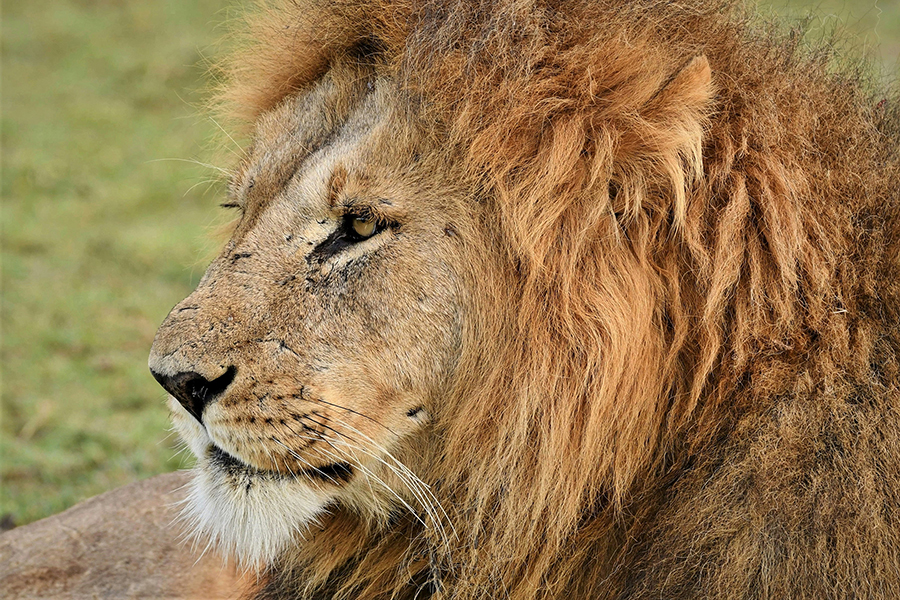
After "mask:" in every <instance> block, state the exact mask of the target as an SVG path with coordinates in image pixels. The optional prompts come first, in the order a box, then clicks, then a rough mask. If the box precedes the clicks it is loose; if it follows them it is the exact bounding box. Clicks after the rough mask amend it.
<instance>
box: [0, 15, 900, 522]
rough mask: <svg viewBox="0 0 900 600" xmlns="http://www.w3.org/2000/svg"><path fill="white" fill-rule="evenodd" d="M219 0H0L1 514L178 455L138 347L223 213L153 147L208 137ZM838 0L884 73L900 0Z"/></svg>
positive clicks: (209, 245)
mask: <svg viewBox="0 0 900 600" xmlns="http://www.w3.org/2000/svg"><path fill="white" fill-rule="evenodd" d="M768 5H769V6H773V7H775V8H776V9H778V10H779V11H781V12H784V11H785V10H787V8H789V9H790V10H789V12H791V13H793V14H795V15H796V14H800V12H802V9H799V10H798V9H797V8H796V7H797V6H801V7H802V6H804V3H802V2H794V3H791V4H790V5H788V4H787V3H786V2H785V1H784V0H771V1H769V2H768ZM863 5H865V6H863ZM224 6H225V2H224V0H195V1H192V2H185V1H183V0H157V1H155V2H147V1H146V0H130V1H127V2H125V1H122V2H108V1H101V0H52V1H51V0H29V1H27V2H24V1H23V2H7V3H6V4H5V6H4V14H3V19H2V61H3V62H2V82H0V83H2V123H0V133H2V147H0V152H2V180H0V195H2V207H0V210H2V213H0V216H2V259H3V261H2V321H0V326H2V347H0V366H2V419H0V477H2V479H0V481H2V488H0V492H2V494H0V515H2V514H10V515H12V517H13V518H14V520H15V521H16V522H17V523H18V524H23V523H27V522H29V521H32V520H34V519H38V518H41V517H44V516H47V515H49V514H51V513H54V512H57V511H60V510H62V509H64V508H66V507H68V506H71V505H72V504H74V503H76V502H78V501H80V500H82V499H84V498H87V497H89V496H92V495H94V494H97V493H100V492H103V491H105V490H108V489H110V488H113V487H116V486H119V485H124V484H126V483H129V482H131V481H134V480H137V479H140V478H143V477H148V476H150V475H153V474H156V473H160V472H163V471H167V470H171V469H174V468H177V467H178V466H179V465H180V464H181V462H180V461H181V459H180V458H179V457H178V456H177V455H176V451H175V443H174V440H173V439H172V438H171V437H169V436H168V422H167V415H166V409H165V407H164V398H165V394H164V393H163V392H162V390H161V389H160V388H159V387H158V386H157V385H156V383H155V382H154V381H153V379H152V377H151V376H150V375H149V372H148V371H147V368H146V358H147V353H148V351H149V348H150V344H151V342H152V340H153V335H154V332H155V330H156V327H157V326H158V324H159V323H160V322H161V321H162V319H163V318H164V317H165V315H166V312H167V311H168V310H169V308H170V307H172V306H173V305H174V304H175V303H176V302H178V301H179V300H180V299H181V298H182V297H184V296H185V295H186V294H187V293H189V292H190V290H191V289H192V287H193V286H194V285H195V284H196V282H197V280H198V278H199V276H200V275H201V274H202V272H203V269H204V264H205V261H206V260H207V259H208V258H209V256H210V253H211V251H212V250H213V249H214V246H215V243H214V242H211V241H210V239H211V237H212V236H211V235H210V233H209V230H210V225H211V223H213V222H216V221H217V220H219V219H222V218H224V217H223V215H222V211H220V210H218V209H217V208H216V204H217V202H218V197H217V196H218V194H219V193H220V192H221V190H220V189H219V188H217V187H215V186H214V187H213V188H212V189H208V188H207V185H206V184H203V183H201V182H203V181H204V180H206V179H209V178H212V177H214V175H215V173H213V172H211V171H210V170H208V169H204V168H203V167H200V166H197V165H195V164H191V163H190V162H181V161H177V160H176V161H168V160H160V159H169V158H173V159H192V158H198V159H200V160H206V159H209V157H210V156H211V154H212V153H211V152H207V151H206V150H204V148H205V147H206V141H207V140H209V139H210V138H211V137H212V136H213V134H214V132H215V125H213V124H212V123H211V122H210V121H209V120H208V119H204V118H203V117H202V111H200V110H198V109H196V108H194V106H195V105H196V104H198V103H199V102H201V101H202V99H203V95H202V92H201V91H200V90H202V89H203V88H204V87H205V85H206V83H207V82H206V81H205V76H204V73H205V71H206V67H205V65H206V60H205V57H207V56H208V54H207V53H208V52H211V50H209V49H208V48H209V46H210V44H211V43H212V42H213V41H214V40H215V39H216V37H217V36H218V35H220V33H221V29H218V28H217V25H218V24H219V23H221V22H222V21H223V20H224V18H225V14H224V13H223V7H224ZM806 6H809V5H808V3H807V4H806ZM843 6H845V4H844V2H841V1H840V0H837V1H834V2H829V1H823V2H822V3H820V4H819V5H818V9H817V10H818V12H819V14H822V15H826V16H824V17H822V18H820V19H819V20H817V21H814V22H813V30H815V28H816V27H818V28H819V29H820V30H823V31H827V30H828V29H829V28H830V27H831V25H832V23H833V22H834V20H835V18H841V19H845V20H847V19H849V20H850V21H851V22H852V23H854V24H853V25H852V26H851V27H850V29H851V30H852V31H855V32H857V34H858V35H859V36H861V37H859V38H857V39H860V40H862V42H861V45H870V46H871V45H872V44H873V43H874V42H876V41H879V42H880V43H881V44H882V52H883V54H882V56H883V58H884V59H885V64H887V65H890V66H889V71H888V74H889V77H890V76H891V73H893V74H894V75H893V76H894V77H896V72H897V71H896V69H897V57H898V55H900V0H892V1H891V2H882V1H881V0H879V2H878V4H877V6H878V7H880V9H879V8H876V2H875V0H864V1H863V2H855V3H852V4H849V3H848V4H846V6H854V7H855V8H853V9H845V8H842V7H843ZM786 7H787V8H786ZM792 7H793V8H792ZM866 7H868V8H866ZM879 10H883V13H879V12H878V11H879ZM827 15H836V17H832V16H827ZM813 33H814V31H813ZM196 184H199V185H196ZM195 186H196V187H195Z"/></svg>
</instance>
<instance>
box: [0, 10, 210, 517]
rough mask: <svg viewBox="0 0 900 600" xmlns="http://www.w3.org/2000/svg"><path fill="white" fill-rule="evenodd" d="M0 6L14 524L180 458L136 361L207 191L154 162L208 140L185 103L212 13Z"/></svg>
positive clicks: (176, 275) (170, 297)
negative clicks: (0, 15)
mask: <svg viewBox="0 0 900 600" xmlns="http://www.w3.org/2000/svg"><path fill="white" fill-rule="evenodd" d="M4 9H5V10H4V14H3V30H2V34H3V47H2V57H3V65H2V78H3V79H2V91H3V97H2V108H3V110H2V125H0V131H2V157H3V173H2V183H0V194H2V198H3V205H2V241H3V263H2V266H3V272H2V291H3V304H2V308H3V310H2V334H3V337H2V350H0V360H2V369H3V371H2V376H3V378H2V386H3V387H2V401H3V413H2V423H0V433H2V435H0V458H2V464H0V469H2V470H0V474H2V497H0V514H11V515H12V516H13V518H14V520H15V521H16V522H17V523H25V522H28V521H31V520H34V519H37V518H40V517H43V516H46V515H48V514H51V513H53V512H57V511H59V510H61V509H63V508H66V507H67V506H70V505H72V504H74V503H75V502H78V501H79V500H82V499H84V498H87V497H89V496H92V495H94V494H97V493H100V492H103V491H104V490H107V489H110V488H113V487H116V486H119V485H123V484H126V483H128V482H131V481H134V480H136V479H139V478H142V477H147V476H150V475H153V474H156V473H160V472H162V471H166V470H171V469H173V468H176V467H177V466H178V465H179V459H178V458H177V457H176V453H175V452H174V451H173V440H172V439H167V435H168V432H167V428H168V424H167V419H166V410H165V408H164V404H163V401H164V397H165V395H164V393H163V392H162V390H161V389H160V388H159V387H158V386H157V385H156V383H155V381H153V379H152V377H151V376H150V375H149V372H148V371H147V367H146V361H147V353H148V350H149V348H150V344H151V342H152V340H153V335H154V332H155V330H156V327H157V325H158V324H159V323H160V321H161V320H162V319H163V318H164V317H165V315H166V312H167V311H168V309H169V308H171V306H172V305H174V304H175V303H176V302H177V301H178V300H180V299H181V298H182V297H183V296H184V295H185V294H187V293H188V292H189V291H190V290H191V288H192V287H193V285H194V284H195V283H196V281H197V279H198V277H199V275H200V274H202V272H203V264H202V262H203V261H202V259H201V257H202V256H203V255H204V254H206V253H207V252H206V251H205V250H206V249H208V247H209V246H210V244H209V242H208V241H207V240H208V238H209V236H208V235H207V229H208V228H207V225H208V224H209V223H210V221H211V220H213V219H214V218H215V217H216V215H217V210H216V209H215V208H214V207H215V204H216V194H215V191H216V190H215V189H213V190H210V193H207V194H205V195H204V191H205V190H207V189H208V187H209V186H207V185H204V184H201V185H198V186H197V187H194V188H193V189H191V188H192V186H193V185H194V184H195V183H199V182H202V181H203V180H205V179H207V178H209V177H211V176H212V173H210V172H208V171H207V170H205V169H203V168H202V167H199V166H197V165H194V164H191V163H189V162H180V161H174V162H173V161H160V160H159V159H165V158H170V157H174V158H182V159H184V158H191V157H194V156H198V155H200V156H202V155H203V144H204V140H206V139H208V138H209V137H210V135H211V133H212V128H213V127H214V126H213V125H212V124H211V123H210V122H209V121H208V120H207V121H204V120H203V119H202V118H200V117H198V114H200V111H198V110H197V109H195V108H193V107H192V106H191V104H196V103H197V102H199V101H200V99H201V96H200V95H199V92H198V91H197V90H200V89H202V88H203V87H204V85H205V83H204V73H205V70H206V68H205V64H206V63H205V60H204V55H203V54H202V51H203V49H204V48H205V47H207V46H208V45H209V44H210V42H212V41H213V36H215V35H217V33H216V27H215V24H216V23H217V22H219V21H221V20H222V15H221V12H220V11H221V9H222V2H220V1H216V0H210V1H200V2H182V1H181V0H168V1H158V2H138V1H133V2H128V3H117V2H100V1H96V2H88V1H83V0H82V1H80V2H58V1H46V0H43V1H35V0H30V1H29V2H18V3H7V5H6V6H5V7H4ZM217 13H218V16H217Z"/></svg>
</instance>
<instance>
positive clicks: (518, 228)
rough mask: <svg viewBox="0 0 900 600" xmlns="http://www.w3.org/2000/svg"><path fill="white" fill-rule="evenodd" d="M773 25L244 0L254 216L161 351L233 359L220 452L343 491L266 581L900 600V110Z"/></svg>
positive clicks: (240, 107)
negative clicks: (360, 221)
mask: <svg viewBox="0 0 900 600" xmlns="http://www.w3.org/2000/svg"><path fill="white" fill-rule="evenodd" d="M748 19H749V18H748V17H747V16H746V15H745V14H744V13H743V12H742V11H741V9H740V7H739V6H735V4H734V3H733V2H730V1H728V0H721V1H719V0H686V1H685V2H679V3H670V2H660V1H657V0H643V1H641V0H636V1H629V2H625V1H613V0H609V1H602V2H566V3H556V2H553V3H534V2H529V1H526V2H512V1H499V0H498V1H495V2H447V3H444V2H438V1H433V2H430V1H426V2H402V1H401V2H359V3H345V2H337V3H335V2H310V3H293V2H289V3H284V5H283V6H270V7H268V8H265V9H261V10H260V11H259V18H256V17H251V21H252V25H251V27H250V30H251V31H252V32H254V33H253V35H254V36H255V40H256V41H255V42H251V44H250V45H249V46H248V48H247V49H246V50H245V51H242V52H240V53H238V54H237V55H236V57H235V59H234V62H233V64H234V65H235V68H234V69H233V70H232V76H231V79H230V80H229V84H228V87H227V88H226V90H225V94H224V99H225V102H226V104H227V105H228V106H231V107H232V108H233V111H234V113H235V114H238V115H240V116H243V117H244V118H246V119H249V120H250V121H253V122H254V123H255V125H254V133H253V134H252V138H253V140H254V142H253V146H252V148H251V149H250V151H249V152H248V155H247V157H246V159H245V160H244V163H243V165H242V167H241V169H240V172H239V174H238V175H237V176H236V178H235V180H234V181H233V195H234V197H235V199H236V201H237V202H239V203H240V204H241V206H242V210H243V218H242V220H241V221H240V223H239V225H238V227H237V230H236V232H235V234H234V237H233V238H232V240H231V242H230V243H229V244H228V246H227V247H226V249H225V250H224V251H223V253H222V255H221V256H220V257H219V258H218V259H217V260H216V261H215V262H214V263H213V265H212V266H211V267H210V271H209V272H208V273H207V276H206V278H205V279H204V281H203V282H202V283H201V285H200V287H199V288H198V290H197V291H196V292H194V294H193V295H192V296H190V297H189V298H188V299H186V300H185V301H184V303H182V304H181V305H179V307H176V309H175V310H174V311H173V313H172V315H170V317H169V319H168V320H167V321H166V323H165V324H164V325H163V327H162V328H161V329H160V333H159V335H158V338H157V341H156V343H155V345H154V352H153V355H152V356H151V366H152V367H154V369H155V370H159V371H164V372H166V373H167V374H173V373H176V372H179V371H195V372H199V373H202V374H204V376H205V377H207V378H210V379H213V378H215V377H218V376H219V375H221V373H223V372H224V371H225V370H226V369H227V368H228V367H229V366H236V368H237V376H236V379H235V382H234V383H233V384H232V385H231V386H230V387H229V388H228V390H226V391H225V393H224V394H223V396H222V397H220V398H217V399H216V401H215V402H213V403H212V404H211V405H210V406H209V407H208V408H207V409H206V412H204V414H203V419H204V424H205V425H206V429H205V430H204V429H203V428H200V427H199V424H197V423H196V421H194V420H193V419H191V418H190V417H188V416H187V413H185V412H184V411H181V409H180V407H178V406H177V404H176V403H173V408H174V415H175V420H176V426H177V427H178V428H179V429H180V431H181V432H182V435H183V436H184V437H185V438H186V440H187V441H188V443H189V444H190V445H192V447H193V448H194V450H195V452H196V453H197V454H198V456H199V458H200V461H201V467H200V469H201V473H206V474H207V476H210V477H212V475H210V474H213V475H215V474H216V473H219V472H220V471H221V469H220V470H219V471H217V468H218V467H216V465H215V464H214V461H211V460H210V459H209V458H208V452H209V450H208V449H209V447H210V446H209V444H210V443H214V444H215V445H217V446H219V447H220V448H221V449H223V450H225V451H226V452H228V453H229V454H231V455H232V456H233V457H235V458H237V459H238V460H239V461H241V462H242V463H244V464H245V465H249V467H246V469H244V470H242V471H240V474H239V475H240V477H239V478H238V479H240V484H241V485H243V483H246V482H257V481H258V480H260V479H263V480H267V479H266V478H267V477H269V476H270V475H269V474H271V473H281V474H282V475H285V476H288V477H291V476H293V475H297V478H296V481H295V483H294V484H291V485H295V486H296V492H294V491H291V492H289V494H296V495H297V496H298V497H299V496H303V495H304V494H308V495H309V497H310V498H312V497H315V498H317V499H316V501H315V503H313V504H310V506H312V507H313V508H315V510H313V509H310V510H311V511H312V512H313V513H315V514H314V515H313V516H311V517H309V518H307V517H303V520H302V523H300V524H299V525H298V527H300V529H301V530H302V531H300V533H298V534H297V535H295V536H293V537H291V538H290V539H289V540H286V539H283V538H278V539H279V540H280V541H279V542H278V544H277V545H276V546H272V548H274V549H275V550H277V552H276V551H275V550H272V552H269V551H265V552H264V551H263V549H262V547H261V546H260V549H258V551H254V552H251V553H249V554H250V558H251V559H253V558H255V559H257V561H256V562H260V561H259V560H258V559H260V558H265V560H262V561H261V562H263V563H267V564H266V565H264V566H265V568H266V573H267V578H266V582H265V583H264V584H263V585H262V586H261V587H260V589H259V592H258V593H259V597H260V598H281V597H285V598H288V597H290V598H294V597H308V598H319V597H336V598H382V597H385V598H386V597H402V598H413V597H419V598H421V597H425V596H428V595H429V594H430V595H433V596H434V597H447V598H514V599H526V598H539V597H540V598H550V597H553V598H557V597H558V598H572V597H577V598H582V597H584V598H587V597H590V598H643V597H648V598H650V597H653V598H680V597H684V598H695V597H707V598H747V597H754V598H776V597H777V598H788V597H789V598H829V597H831V598H848V597H866V598H874V597H879V598H892V597H900V573H898V570H897V565H898V564H900V521H898V519H900V500H898V495H897V493H896V490H897V489H900V422H898V421H900V411H898V407H900V398H898V392H897V384H898V371H897V356H896V354H897V349H898V343H900V339H898V333H900V332H898V325H897V318H898V311H897V308H898V297H897V292H898V289H900V288H898V283H897V266H898V263H897V261H898V247H897V243H898V240H897V234H898V232H900V226H898V223H897V208H898V200H900V197H898V176H900V157H898V155H900V152H898V136H900V120H898V109H897V106H898V104H897V102H896V101H895V100H894V97H893V96H891V97H890V98H888V99H885V98H884V96H879V95H875V94H874V93H872V92H870V91H869V88H868V87H867V84H866V83H865V81H864V80H863V79H862V78H861V76H860V75H859V72H857V71H856V70H851V69H850V68H849V67H840V66H839V65H837V63H836V62H835V61H834V57H833V56H831V55H830V54H829V52H828V51H826V50H821V49H819V50H808V49H804V48H803V47H802V46H801V45H800V43H799V41H798V40H799V39H800V37H801V36H800V35H799V34H797V33H796V32H794V33H792V34H791V35H787V36H781V35H780V34H777V33H767V32H764V30H763V29H762V28H760V27H759V26H757V25H753V24H749V23H750V21H749V20H748ZM384 201H387V202H384ZM357 213H366V214H368V213H375V214H376V215H377V216H378V218H379V219H380V220H381V221H382V222H384V223H386V224H390V227H388V228H387V229H385V231H383V232H382V233H380V234H379V235H378V236H376V237H374V238H372V239H371V240H366V241H365V242H361V243H359V244H354V245H351V246H349V247H348V248H345V249H343V250H341V251H340V252H338V253H337V254H335V255H333V256H330V257H328V258H327V260H325V261H319V260H318V259H317V258H316V257H317V256H318V254H317V251H318V249H319V248H321V245H322V244H323V243H325V242H324V240H325V239H326V237H327V236H328V235H330V232H333V231H335V228H337V227H340V223H341V222H342V219H346V216H345V215H347V214H357ZM420 407H421V409H422V410H421V411H417V409H419V408H420ZM309 415H314V416H315V419H311V418H309ZM250 417H254V420H253V421H249V420H248V419H249V418H250ZM267 419H269V420H268V421H267ZM281 419H286V423H281V422H280V420H281ZM292 419H293V421H292ZM294 422H296V423H294ZM301 422H303V423H305V425H304V424H300V425H298V424H299V423H301ZM292 423H294V424H293V425H292ZM335 461H346V462H347V463H349V464H351V465H352V466H354V477H353V478H352V479H351V480H350V481H349V482H347V483H342V482H315V481H312V480H310V481H304V478H303V477H302V476H301V475H299V474H300V473H302V472H303V471H304V470H306V469H308V468H309V467H310V466H319V467H321V466H324V465H326V464H328V463H329V462H335ZM407 468H408V469H409V470H410V473H407V472H406V471H405V469H407ZM412 474H414V475H415V478H413V477H412V476H411V475H412ZM203 476H204V475H202V474H201V475H200V477H201V478H202V477H203ZM217 481H218V480H217ZM229 481H230V483H229ZM267 481H268V480H267ZM278 481H281V480H278ZM215 485H221V486H222V487H221V488H217V489H220V490H232V489H233V490H238V489H239V487H240V486H239V485H238V483H235V481H232V480H228V479H227V478H226V479H223V480H222V481H220V482H219V483H216V484H215ZM267 485H268V484H267ZM273 485H274V484H273ZM278 485H282V484H281V483H278ZM285 485H286V484H285ZM229 486H231V487H229ZM426 486H427V487H426ZM291 489H293V488H291ZM229 493H230V492H229ZM279 493H281V492H279ZM285 493H288V492H285ZM316 494H320V495H321V498H320V497H319V496H316ZM234 496H235V499H234V500H233V502H232V500H229V501H228V502H229V507H230V508H228V510H229V511H232V513H234V514H237V513H240V511H241V510H243V509H244V508H248V509H249V508H251V507H252V506H257V505H255V504H246V505H245V504H242V502H243V501H242V500H239V499H237V498H238V494H237V493H236V492H235V494H234ZM291 497H293V496H291ZM229 498H230V496H229ZM279 502H283V503H284V504H265V503H263V506H264V508H263V509H261V510H264V511H265V510H273V511H275V513H277V514H276V515H275V516H272V517H271V519H270V520H268V521H266V523H270V522H276V520H277V518H279V517H278V514H281V513H280V512H279V507H280V506H287V505H288V504H290V500H289V499H285V500H283V501H281V500H280V501H279ZM207 508H209V510H212V511H215V510H216V507H215V506H212V507H207ZM326 509H327V512H325V510H326ZM204 510H205V509H204ZM304 510H306V509H304ZM241 514H243V513H241ZM248 514H253V513H252V511H251V512H250V513H248ZM291 514H293V513H291ZM298 514H299V513H298ZM303 514H304V515H305V514H306V513H305V512H304V513H303ZM268 518H269V517H267V519H268ZM298 518H299V517H298ZM260 527H262V525H260ZM254 532H256V534H257V535H263V534H264V532H260V531H259V530H258V529H253V528H250V530H249V531H248V535H253V533H254ZM213 535H214V537H216V536H218V537H220V538H223V539H221V540H220V541H222V543H224V544H225V545H226V546H228V545H229V544H231V545H234V542H233V540H232V541H231V542H229V541H228V540H227V539H224V538H226V537H227V535H228V534H227V533H222V532H218V533H217V532H213ZM301 538H302V539H301ZM254 543H255V542H254ZM274 543H275V542H273V544H274ZM267 547H268V546H267ZM233 549H234V550H235V551H236V552H237V553H239V554H240V551H241V550H240V548H233ZM276 555H277V558H275V557H276ZM270 559H271V560H270ZM248 562H254V561H253V560H249V559H248Z"/></svg>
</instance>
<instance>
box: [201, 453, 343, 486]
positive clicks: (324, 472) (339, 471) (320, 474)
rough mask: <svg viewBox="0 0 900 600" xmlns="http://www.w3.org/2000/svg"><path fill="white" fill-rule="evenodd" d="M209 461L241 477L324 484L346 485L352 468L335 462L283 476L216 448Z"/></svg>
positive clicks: (283, 474) (210, 454)
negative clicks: (301, 479) (309, 480)
mask: <svg viewBox="0 0 900 600" xmlns="http://www.w3.org/2000/svg"><path fill="white" fill-rule="evenodd" d="M209 458H210V461H211V462H212V463H213V464H214V465H215V466H217V467H219V468H221V469H224V470H226V471H239V472H240V473H241V474H243V475H251V476H255V477H269V478H273V477H274V478H284V479H295V478H296V476H297V475H301V474H303V475H307V476H309V477H312V478H314V479H317V480H319V481H321V482H324V483H334V484H339V483H347V482H348V481H350V479H351V478H352V477H353V467H352V466H350V464H349V463H346V462H336V463H331V464H328V465H323V466H321V467H310V468H308V469H303V470H301V471H299V472H297V473H292V474H285V473H280V472H277V471H265V470H261V469H257V468H256V467H254V466H251V465H248V464H247V463H245V462H243V461H241V460H240V459H238V458H235V457H234V456H232V455H231V454H229V453H227V452H225V451H224V450H222V449H221V448H219V447H218V446H211V447H210V449H209Z"/></svg>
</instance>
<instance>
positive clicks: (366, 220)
mask: <svg viewBox="0 0 900 600" xmlns="http://www.w3.org/2000/svg"><path fill="white" fill-rule="evenodd" d="M350 228H351V229H353V233H355V234H356V235H358V236H359V237H360V238H362V239H366V238H370V237H372V236H373V235H375V233H376V232H377V231H378V222H377V221H376V220H375V219H373V218H371V217H350Z"/></svg>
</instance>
